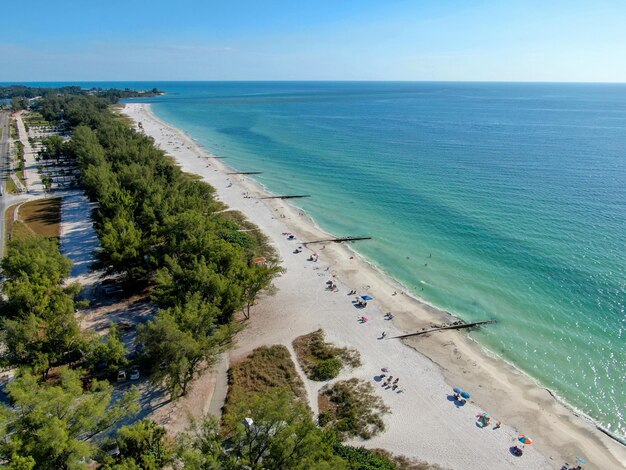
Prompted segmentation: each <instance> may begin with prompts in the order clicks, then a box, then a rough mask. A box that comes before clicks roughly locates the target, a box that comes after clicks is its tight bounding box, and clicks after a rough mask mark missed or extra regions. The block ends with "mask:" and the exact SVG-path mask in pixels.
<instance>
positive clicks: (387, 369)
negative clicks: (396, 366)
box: [380, 367, 389, 372]
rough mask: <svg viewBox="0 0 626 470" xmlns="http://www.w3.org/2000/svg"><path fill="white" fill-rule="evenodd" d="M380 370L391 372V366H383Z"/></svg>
mask: <svg viewBox="0 0 626 470" xmlns="http://www.w3.org/2000/svg"><path fill="white" fill-rule="evenodd" d="M380 370H382V371H383V372H389V368H388V367H383V368H382V369H380Z"/></svg>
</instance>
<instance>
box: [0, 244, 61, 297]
mask: <svg viewBox="0 0 626 470" xmlns="http://www.w3.org/2000/svg"><path fill="white" fill-rule="evenodd" d="M71 269H72V263H71V261H70V260H69V259H68V258H66V257H65V256H63V255H62V254H61V252H60V251H59V247H58V244H57V243H56V242H55V241H53V240H50V239H47V238H44V237H24V238H18V239H15V240H11V241H10V242H9V243H8V247H7V255H6V256H5V257H4V258H3V260H2V271H3V273H4V276H5V278H6V279H7V280H8V281H17V280H20V279H24V278H28V279H29V280H30V281H31V282H33V283H37V284H40V285H43V286H52V285H58V284H61V282H62V281H63V279H64V278H66V277H67V276H68V275H69V274H70V270H71Z"/></svg>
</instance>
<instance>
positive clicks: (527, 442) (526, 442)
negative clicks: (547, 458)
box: [517, 434, 533, 445]
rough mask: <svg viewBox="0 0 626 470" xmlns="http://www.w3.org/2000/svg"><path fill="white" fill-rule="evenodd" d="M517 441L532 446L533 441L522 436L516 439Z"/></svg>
mask: <svg viewBox="0 0 626 470" xmlns="http://www.w3.org/2000/svg"><path fill="white" fill-rule="evenodd" d="M517 440H518V441H520V442H521V443H522V444H528V445H530V444H532V443H533V440H532V439H531V438H530V437H526V436H524V435H523V434H522V435H521V436H520V437H518V438H517Z"/></svg>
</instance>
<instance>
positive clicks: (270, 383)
mask: <svg viewBox="0 0 626 470" xmlns="http://www.w3.org/2000/svg"><path fill="white" fill-rule="evenodd" d="M272 389H280V390H288V391H289V392H290V393H291V395H292V396H293V397H296V398H298V399H304V398H305V397H306V392H305V389H304V384H303V383H302V380H301V379H300V376H299V375H298V372H297V371H296V368H295V366H294V364H293V361H292V360H291V355H290V354H289V350H288V349H287V348H286V347H285V346H280V345H274V346H262V347H260V348H257V349H255V350H254V351H252V353H251V354H250V355H249V356H248V357H246V358H245V359H244V360H243V361H241V362H239V363H238V364H235V365H233V366H232V367H231V368H230V370H229V371H228V396H227V397H226V404H225V406H224V409H225V410H229V409H230V407H231V405H232V404H235V403H238V402H239V401H241V400H243V399H244V398H245V397H248V396H251V395H258V394H266V393H268V392H269V391H270V390H272Z"/></svg>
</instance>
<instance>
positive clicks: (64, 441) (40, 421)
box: [0, 369, 139, 470]
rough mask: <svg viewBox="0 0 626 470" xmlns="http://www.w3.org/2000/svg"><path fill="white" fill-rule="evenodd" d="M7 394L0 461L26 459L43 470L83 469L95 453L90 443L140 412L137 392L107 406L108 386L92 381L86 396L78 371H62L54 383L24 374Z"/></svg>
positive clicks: (109, 392)
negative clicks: (8, 404) (9, 405)
mask: <svg viewBox="0 0 626 470" xmlns="http://www.w3.org/2000/svg"><path fill="white" fill-rule="evenodd" d="M7 390H8V394H9V397H10V399H11V403H12V407H10V408H9V407H6V406H4V405H3V406H2V408H3V412H2V415H1V418H0V419H2V425H3V427H4V429H5V431H6V434H5V437H4V439H3V440H2V441H1V442H0V457H1V458H2V459H4V460H5V461H8V462H13V461H14V458H15V459H16V460H17V458H16V457H15V456H22V457H28V456H30V457H32V458H33V459H34V461H35V463H36V468H38V469H44V470H47V469H51V470H52V469H54V470H57V469H75V468H86V463H85V462H86V460H87V459H89V458H91V456H92V455H94V453H95V451H96V446H95V444H94V443H93V441H92V438H94V437H95V436H97V435H99V434H101V433H103V432H105V431H107V430H109V429H111V428H112V427H113V426H114V425H116V424H117V423H119V422H120V421H121V420H122V419H123V418H125V417H127V416H130V415H132V414H134V413H136V412H137V411H138V409H139V407H138V404H137V398H138V392H137V391H136V390H134V389H132V390H131V391H130V392H128V393H126V394H125V395H124V396H123V397H122V398H121V399H119V400H117V401H116V402H115V403H113V404H112V403H111V397H112V393H113V387H112V386H111V385H110V384H108V383H105V382H98V381H95V380H94V381H92V382H91V384H89V391H85V390H83V383H82V381H81V379H80V376H79V372H78V371H73V370H69V369H61V370H60V373H59V378H58V381H57V382H55V383H41V382H38V381H37V380H36V379H35V377H34V376H32V375H30V374H29V373H26V372H24V373H22V374H21V375H20V376H19V377H18V378H17V379H16V380H14V381H13V382H11V383H10V384H9V385H7Z"/></svg>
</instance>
